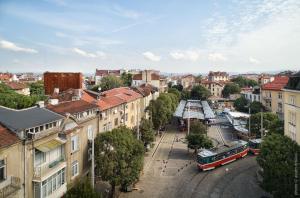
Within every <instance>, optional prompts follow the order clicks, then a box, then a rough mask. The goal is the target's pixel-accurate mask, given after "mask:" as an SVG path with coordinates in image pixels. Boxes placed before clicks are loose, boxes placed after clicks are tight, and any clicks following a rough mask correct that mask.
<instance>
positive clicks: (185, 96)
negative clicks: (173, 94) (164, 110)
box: [181, 89, 191, 100]
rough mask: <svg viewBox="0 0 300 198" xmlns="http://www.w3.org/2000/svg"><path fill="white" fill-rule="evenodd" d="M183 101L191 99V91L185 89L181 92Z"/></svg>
mask: <svg viewBox="0 0 300 198" xmlns="http://www.w3.org/2000/svg"><path fill="white" fill-rule="evenodd" d="M181 99H182V100H188V99H191V92H190V91H189V90H186V89H183V90H182V92H181Z"/></svg>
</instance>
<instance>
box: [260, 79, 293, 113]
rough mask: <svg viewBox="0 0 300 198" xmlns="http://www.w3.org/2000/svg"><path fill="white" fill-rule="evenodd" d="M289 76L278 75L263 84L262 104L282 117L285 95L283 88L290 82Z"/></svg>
mask: <svg viewBox="0 0 300 198" xmlns="http://www.w3.org/2000/svg"><path fill="white" fill-rule="evenodd" d="M288 80H289V77H287V76H276V77H275V78H274V80H273V81H272V82H269V83H266V84H263V85H262V86H261V97H262V101H261V102H262V104H263V105H264V106H265V107H266V109H267V110H269V111H271V112H273V113H276V114H277V115H278V116H279V118H280V119H283V118H284V115H283V114H284V107H283V106H284V104H283V101H284V96H283V91H282V89H283V88H284V86H285V85H286V84H287V83H288Z"/></svg>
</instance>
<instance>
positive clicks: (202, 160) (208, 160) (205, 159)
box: [197, 155, 214, 164]
mask: <svg viewBox="0 0 300 198" xmlns="http://www.w3.org/2000/svg"><path fill="white" fill-rule="evenodd" d="M197 161H198V163H199V164H208V163H211V162H213V161H214V156H209V157H202V156H200V155H198V160H197Z"/></svg>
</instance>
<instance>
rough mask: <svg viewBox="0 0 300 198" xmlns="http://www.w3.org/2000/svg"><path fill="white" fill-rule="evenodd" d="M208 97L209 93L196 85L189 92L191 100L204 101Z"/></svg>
mask: <svg viewBox="0 0 300 198" xmlns="http://www.w3.org/2000/svg"><path fill="white" fill-rule="evenodd" d="M210 95H211V93H210V91H209V90H208V89H206V88H205V87H203V86H202V85H196V86H194V87H193V88H192V90H191V98H192V99H195V100H206V99H207V98H208V97H209V96H210Z"/></svg>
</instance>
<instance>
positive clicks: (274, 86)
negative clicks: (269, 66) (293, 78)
mask: <svg viewBox="0 0 300 198" xmlns="http://www.w3.org/2000/svg"><path fill="white" fill-rule="evenodd" d="M288 81H289V77H287V76H275V78H274V80H273V81H272V82H269V83H266V84H264V85H262V89H263V90H274V91H280V90H281V89H283V87H284V86H285V85H286V84H287V83H288Z"/></svg>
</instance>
